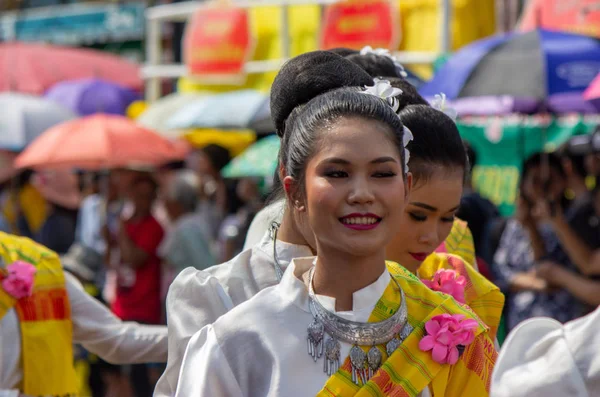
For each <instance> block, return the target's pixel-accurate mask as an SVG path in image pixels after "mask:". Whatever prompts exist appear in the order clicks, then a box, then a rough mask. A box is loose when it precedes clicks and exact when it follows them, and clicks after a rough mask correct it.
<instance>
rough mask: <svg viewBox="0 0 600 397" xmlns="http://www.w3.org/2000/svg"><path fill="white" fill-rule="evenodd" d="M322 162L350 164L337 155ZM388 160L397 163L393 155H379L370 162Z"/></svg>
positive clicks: (379, 162)
mask: <svg viewBox="0 0 600 397" xmlns="http://www.w3.org/2000/svg"><path fill="white" fill-rule="evenodd" d="M323 162H324V163H328V164H342V165H350V162H349V161H348V160H344V159H341V158H339V157H331V158H328V159H325V160H324V161H323ZM389 162H394V163H397V162H398V160H396V159H395V158H393V157H379V158H376V159H375V160H373V161H371V164H382V163H389Z"/></svg>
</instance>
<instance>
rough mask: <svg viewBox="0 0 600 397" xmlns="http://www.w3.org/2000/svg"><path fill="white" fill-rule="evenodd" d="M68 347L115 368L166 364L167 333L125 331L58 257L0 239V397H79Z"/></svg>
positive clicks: (133, 326)
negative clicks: (82, 349) (80, 348)
mask: <svg viewBox="0 0 600 397" xmlns="http://www.w3.org/2000/svg"><path fill="white" fill-rule="evenodd" d="M73 344H81V345H83V346H84V347H85V348H86V349H87V350H88V351H90V352H93V353H95V354H97V355H98V356H100V357H101V358H103V359H104V360H107V361H109V362H112V363H115V364H132V363H143V362H160V361H162V362H164V361H166V358H167V329H166V327H161V326H143V325H139V324H137V323H126V322H122V321H121V320H119V319H118V318H117V317H115V316H114V315H113V314H112V313H111V312H110V311H109V310H108V309H107V308H106V307H104V306H103V305H102V304H101V303H99V302H98V301H96V300H95V299H94V298H92V297H90V296H89V295H88V294H87V293H86V292H85V291H84V290H83V288H82V286H81V284H79V282H78V281H77V279H76V278H75V277H74V276H72V275H71V274H69V273H68V272H65V271H64V270H63V268H62V265H61V261H60V259H59V257H58V255H57V254H56V253H55V252H53V251H51V250H49V249H48V248H46V247H44V246H42V245H39V244H37V243H35V242H33V241H32V240H30V239H28V238H25V237H17V236H13V235H10V234H6V233H2V232H0V396H2V397H17V396H24V395H25V396H76V395H78V389H79V385H78V379H77V377H76V374H75V369H74V366H73V347H72V346H73Z"/></svg>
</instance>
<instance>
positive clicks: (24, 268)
mask: <svg viewBox="0 0 600 397" xmlns="http://www.w3.org/2000/svg"><path fill="white" fill-rule="evenodd" d="M36 270H37V269H36V268H35V266H33V265H32V264H31V263H27V262H25V261H16V262H13V263H11V264H10V265H8V266H7V267H6V269H0V271H2V288H3V289H4V291H6V293H7V294H9V295H11V296H12V297H13V298H15V299H21V298H25V297H27V296H31V294H32V293H33V284H34V276H35V272H36Z"/></svg>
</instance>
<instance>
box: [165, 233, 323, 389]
mask: <svg viewBox="0 0 600 397" xmlns="http://www.w3.org/2000/svg"><path fill="white" fill-rule="evenodd" d="M273 244H274V243H273V239H272V238H271V237H270V235H269V233H268V232H267V233H265V234H264V235H263V238H262V240H261V241H260V243H259V244H258V245H256V246H254V247H253V248H251V249H248V250H245V251H243V252H242V253H240V254H239V255H237V256H236V257H235V258H233V259H232V260H230V261H229V262H226V263H224V264H222V265H217V266H213V267H210V268H208V269H205V270H203V271H201V270H197V269H194V268H187V269H185V270H184V271H182V272H181V273H180V274H179V275H178V276H177V278H175V281H173V283H172V284H171V287H170V288H169V293H168V295H167V324H168V327H169V357H168V361H167V368H166V370H165V372H164V373H163V375H162V376H161V378H160V379H159V381H158V383H157V385H156V389H155V391H154V395H155V396H158V397H167V396H168V397H171V396H173V395H174V394H175V390H176V389H177V382H178V379H179V371H180V368H181V362H182V360H183V356H184V353H185V349H186V346H187V344H188V342H189V340H190V338H191V337H192V336H193V335H194V334H195V333H196V332H198V331H199V330H200V329H202V328H203V327H204V326H206V325H208V324H212V323H213V322H215V321H216V320H217V319H218V318H219V317H220V316H222V315H224V314H225V313H227V312H228V311H229V310H231V309H232V308H233V307H235V306H237V305H239V304H241V303H243V302H245V301H247V300H248V299H250V298H251V297H253V296H254V295H256V294H257V293H258V292H259V291H261V290H263V289H265V288H267V287H270V286H273V285H276V284H277V283H278V280H277V275H276V273H275V268H274V266H275V261H274V259H273V253H274V250H273V248H274V247H273ZM276 252H277V260H278V262H279V266H281V267H282V268H283V270H285V268H286V267H287V266H288V264H289V262H290V261H291V260H292V259H293V258H298V257H305V256H310V255H312V253H311V250H310V248H309V247H307V246H301V245H293V244H288V243H285V242H282V241H279V240H277V243H276Z"/></svg>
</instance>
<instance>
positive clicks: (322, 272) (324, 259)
mask: <svg viewBox="0 0 600 397" xmlns="http://www.w3.org/2000/svg"><path fill="white" fill-rule="evenodd" d="M384 271H385V255H384V252H383V251H382V252H381V254H379V255H371V256H366V257H356V256H353V255H349V254H345V255H344V254H341V253H340V252H339V251H338V252H332V253H331V254H328V253H327V252H323V250H320V251H319V254H318V256H317V266H316V269H315V274H314V277H313V287H314V290H315V293H317V294H319V295H325V296H330V297H332V298H335V310H336V311H349V310H352V308H353V301H352V296H353V294H354V293H355V292H356V291H359V290H361V289H363V288H365V287H366V286H368V285H371V284H373V283H374V282H375V281H377V279H378V278H379V277H380V276H381V274H382V273H383V272H384Z"/></svg>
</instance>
